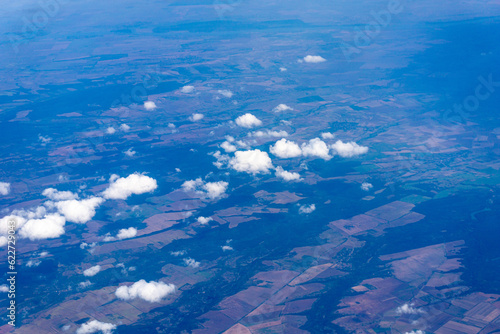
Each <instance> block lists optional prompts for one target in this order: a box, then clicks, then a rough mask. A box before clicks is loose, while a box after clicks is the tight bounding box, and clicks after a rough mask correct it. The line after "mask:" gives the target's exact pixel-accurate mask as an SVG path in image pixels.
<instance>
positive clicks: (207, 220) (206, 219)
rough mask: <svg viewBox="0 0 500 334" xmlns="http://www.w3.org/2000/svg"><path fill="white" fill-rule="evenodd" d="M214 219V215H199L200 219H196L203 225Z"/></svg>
mask: <svg viewBox="0 0 500 334" xmlns="http://www.w3.org/2000/svg"><path fill="white" fill-rule="evenodd" d="M212 220H213V219H212V217H202V216H200V217H198V219H197V220H196V221H197V222H198V223H200V224H201V225H206V224H208V223H209V222H211V221H212Z"/></svg>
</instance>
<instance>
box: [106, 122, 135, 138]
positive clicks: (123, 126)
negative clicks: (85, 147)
mask: <svg viewBox="0 0 500 334" xmlns="http://www.w3.org/2000/svg"><path fill="white" fill-rule="evenodd" d="M119 129H120V130H121V131H123V132H128V131H129V130H130V126H129V125H127V124H125V123H124V124H121V125H120V127H119ZM106 133H107V134H108V135H112V134H115V133H116V129H115V128H114V127H112V126H109V127H108V128H106Z"/></svg>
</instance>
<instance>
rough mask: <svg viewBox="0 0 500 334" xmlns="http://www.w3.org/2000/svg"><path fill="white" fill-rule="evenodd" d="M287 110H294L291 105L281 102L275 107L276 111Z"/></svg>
mask: <svg viewBox="0 0 500 334" xmlns="http://www.w3.org/2000/svg"><path fill="white" fill-rule="evenodd" d="M287 110H293V109H292V108H291V107H289V106H287V105H286V104H283V103H280V104H278V105H277V106H276V107H274V108H273V111H274V112H283V111H287Z"/></svg>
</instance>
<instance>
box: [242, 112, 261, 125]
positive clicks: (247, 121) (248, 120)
mask: <svg viewBox="0 0 500 334" xmlns="http://www.w3.org/2000/svg"><path fill="white" fill-rule="evenodd" d="M236 124H237V125H239V126H241V127H243V128H253V127H254V126H261V125H262V121H261V120H260V119H258V118H257V117H255V116H254V115H252V114H250V113H246V114H245V115H241V116H240V117H238V118H236Z"/></svg>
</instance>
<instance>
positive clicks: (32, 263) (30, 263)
mask: <svg viewBox="0 0 500 334" xmlns="http://www.w3.org/2000/svg"><path fill="white" fill-rule="evenodd" d="M41 263H42V261H40V260H29V261H28V262H26V267H30V268H31V267H38V266H39V265H40V264H41Z"/></svg>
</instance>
